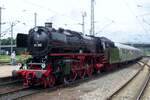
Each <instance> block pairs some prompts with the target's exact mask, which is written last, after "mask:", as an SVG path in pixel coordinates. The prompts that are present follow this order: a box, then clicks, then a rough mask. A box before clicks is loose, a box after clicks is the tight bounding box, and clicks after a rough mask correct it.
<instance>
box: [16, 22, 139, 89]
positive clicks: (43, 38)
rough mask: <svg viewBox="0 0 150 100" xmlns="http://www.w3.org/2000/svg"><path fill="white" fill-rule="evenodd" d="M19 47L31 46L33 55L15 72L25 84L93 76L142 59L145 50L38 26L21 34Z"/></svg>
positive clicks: (101, 38)
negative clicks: (27, 32)
mask: <svg viewBox="0 0 150 100" xmlns="http://www.w3.org/2000/svg"><path fill="white" fill-rule="evenodd" d="M16 40H17V47H18V48H20V47H22V48H27V49H28V52H29V53H30V55H32V58H29V59H28V60H27V61H26V63H25V64H24V65H23V64H21V65H20V70H17V71H15V72H13V75H14V74H15V75H16V74H17V75H20V76H22V78H23V79H24V85H27V86H32V85H36V84H40V85H43V86H44V87H51V86H53V85H55V83H57V82H60V81H61V82H65V83H67V82H72V81H75V80H76V79H77V78H84V77H90V76H92V75H93V74H94V73H99V72H100V71H101V70H104V69H110V70H111V68H112V67H114V66H116V65H118V64H123V63H127V62H130V61H134V60H137V59H140V58H141V57H142V51H141V50H139V49H137V48H134V47H130V46H127V45H123V44H116V43H114V42H113V41H111V40H109V39H107V38H105V37H95V36H91V35H89V36H84V35H82V33H80V32H76V31H72V30H67V29H62V28H59V29H58V30H56V29H54V28H53V27H52V23H46V24H45V26H36V27H34V28H32V29H30V31H29V34H21V33H19V34H18V35H17V39H16Z"/></svg>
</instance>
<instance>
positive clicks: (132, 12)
mask: <svg viewBox="0 0 150 100" xmlns="http://www.w3.org/2000/svg"><path fill="white" fill-rule="evenodd" d="M122 1H123V2H124V3H125V5H126V6H127V7H128V9H129V11H130V12H131V14H132V15H133V17H135V19H136V21H137V23H138V24H139V25H140V27H141V28H142V29H143V31H144V32H145V33H148V32H147V30H146V29H145V28H144V26H143V25H142V23H141V21H140V20H139V19H138V18H137V15H136V14H135V13H134V11H133V10H132V9H131V8H130V6H129V4H128V3H127V2H126V0H122Z"/></svg>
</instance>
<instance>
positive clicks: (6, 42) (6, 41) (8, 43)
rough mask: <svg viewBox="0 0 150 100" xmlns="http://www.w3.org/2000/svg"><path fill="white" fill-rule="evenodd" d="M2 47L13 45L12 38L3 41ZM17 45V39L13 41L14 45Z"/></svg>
mask: <svg viewBox="0 0 150 100" xmlns="http://www.w3.org/2000/svg"><path fill="white" fill-rule="evenodd" d="M1 44H2V45H11V38H10V37H9V38H6V39H2V40H1ZM15 44H16V39H13V45H15Z"/></svg>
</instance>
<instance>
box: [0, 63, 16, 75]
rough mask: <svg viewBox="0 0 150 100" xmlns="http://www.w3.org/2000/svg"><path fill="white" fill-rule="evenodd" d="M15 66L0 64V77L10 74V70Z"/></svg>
mask: <svg viewBox="0 0 150 100" xmlns="http://www.w3.org/2000/svg"><path fill="white" fill-rule="evenodd" d="M16 68H17V67H16V66H12V65H0V78H2V77H8V76H12V71H13V70H15V69H16Z"/></svg>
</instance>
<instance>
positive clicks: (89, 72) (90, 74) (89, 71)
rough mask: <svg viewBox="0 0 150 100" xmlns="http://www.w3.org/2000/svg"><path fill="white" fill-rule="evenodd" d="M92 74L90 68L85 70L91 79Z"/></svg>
mask: <svg viewBox="0 0 150 100" xmlns="http://www.w3.org/2000/svg"><path fill="white" fill-rule="evenodd" d="M92 73H93V68H92V67H89V68H88V69H87V75H88V76H89V77H91V76H92Z"/></svg>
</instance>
